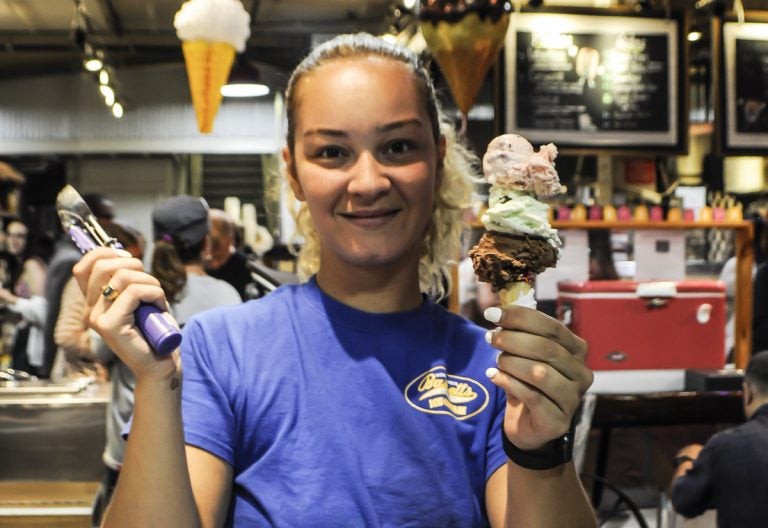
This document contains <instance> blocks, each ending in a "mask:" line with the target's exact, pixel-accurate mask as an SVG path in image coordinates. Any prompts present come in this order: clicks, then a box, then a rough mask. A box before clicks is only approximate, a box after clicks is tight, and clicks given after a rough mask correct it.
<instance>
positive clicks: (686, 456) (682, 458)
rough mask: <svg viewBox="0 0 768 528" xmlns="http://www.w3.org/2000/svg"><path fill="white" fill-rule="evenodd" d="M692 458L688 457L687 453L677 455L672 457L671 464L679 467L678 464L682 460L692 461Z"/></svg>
mask: <svg viewBox="0 0 768 528" xmlns="http://www.w3.org/2000/svg"><path fill="white" fill-rule="evenodd" d="M693 461H694V458H693V457H689V456H688V455H677V456H676V457H675V458H673V459H672V462H673V464H674V465H675V469H677V468H679V467H680V464H682V463H683V462H693Z"/></svg>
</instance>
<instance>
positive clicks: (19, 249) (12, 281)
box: [0, 218, 47, 376]
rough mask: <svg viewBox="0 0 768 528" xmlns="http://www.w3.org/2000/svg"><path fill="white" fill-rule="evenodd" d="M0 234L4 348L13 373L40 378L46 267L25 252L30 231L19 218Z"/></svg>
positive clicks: (45, 311) (38, 259) (9, 222)
mask: <svg viewBox="0 0 768 528" xmlns="http://www.w3.org/2000/svg"><path fill="white" fill-rule="evenodd" d="M3 230H4V233H5V239H6V250H7V262H8V266H7V269H8V270H9V271H10V276H9V280H8V282H7V285H8V287H7V288H6V287H4V288H0V305H1V306H3V307H4V308H6V309H7V311H6V312H5V313H4V315H3V318H2V321H3V322H2V325H3V346H4V347H9V348H10V350H11V356H12V359H11V364H12V366H13V368H14V369H16V370H21V371H24V372H28V373H29V374H32V375H35V376H42V375H43V374H44V356H43V326H44V325H45V319H46V314H47V305H46V302H45V298H44V297H43V287H44V284H45V275H46V266H45V263H44V262H43V260H42V259H41V258H40V257H37V256H35V255H31V254H29V252H28V251H27V247H28V245H27V237H28V236H29V230H28V228H27V225H26V224H25V223H24V222H23V221H22V220H21V219H20V218H10V219H8V220H6V222H5V225H4V229H3Z"/></svg>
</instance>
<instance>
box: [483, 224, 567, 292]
mask: <svg viewBox="0 0 768 528" xmlns="http://www.w3.org/2000/svg"><path fill="white" fill-rule="evenodd" d="M469 257H470V258H471V259H472V265H473V266H474V268H475V273H476V274H477V277H478V279H479V280H480V281H482V282H487V283H490V285H491V289H492V290H493V291H494V292H498V291H499V290H501V289H504V288H506V287H507V286H508V285H509V284H510V283H513V282H521V281H523V282H532V281H533V280H534V277H535V276H536V274H538V273H541V272H542V271H544V270H545V269H546V268H548V267H552V266H554V265H555V263H556V262H557V249H555V248H554V247H553V246H552V245H550V244H549V243H548V242H547V241H546V240H543V239H540V238H530V237H526V236H518V235H507V234H503V233H497V232H494V231H489V232H486V233H485V234H483V237H482V238H481V239H480V241H479V242H478V244H477V245H476V246H475V247H473V248H472V249H471V250H470V251H469Z"/></svg>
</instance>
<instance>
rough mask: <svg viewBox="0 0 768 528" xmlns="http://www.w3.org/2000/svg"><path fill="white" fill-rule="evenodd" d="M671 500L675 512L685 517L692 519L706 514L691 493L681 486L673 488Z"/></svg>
mask: <svg viewBox="0 0 768 528" xmlns="http://www.w3.org/2000/svg"><path fill="white" fill-rule="evenodd" d="M670 499H671V501H672V506H673V507H674V508H675V511H676V512H677V513H679V514H680V515H682V516H683V517H686V518H688V519H690V518H693V517H698V516H699V515H701V514H702V513H704V509H703V508H701V507H700V506H699V502H698V501H696V500H695V498H693V497H691V495H690V493H686V491H685V490H682V489H680V487H679V486H673V487H672V495H671V497H670Z"/></svg>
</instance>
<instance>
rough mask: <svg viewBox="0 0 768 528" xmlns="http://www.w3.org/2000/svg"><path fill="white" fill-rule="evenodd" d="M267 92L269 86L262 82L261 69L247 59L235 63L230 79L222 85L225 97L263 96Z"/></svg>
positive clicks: (222, 93) (222, 92)
mask: <svg viewBox="0 0 768 528" xmlns="http://www.w3.org/2000/svg"><path fill="white" fill-rule="evenodd" d="M267 94H269V86H267V85H266V84H264V83H263V82H261V74H260V73H259V70H258V69H257V68H256V67H255V66H253V65H251V64H250V63H249V62H248V61H247V60H239V61H237V63H235V65H234V66H233V67H232V73H230V75H229V81H227V84H225V85H224V86H222V87H221V95H223V96H224V97H261V96H263V95H267Z"/></svg>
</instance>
